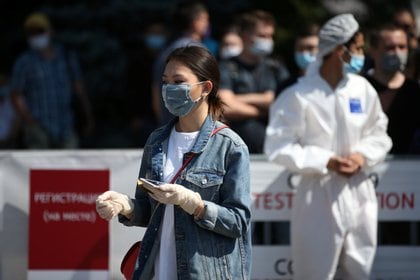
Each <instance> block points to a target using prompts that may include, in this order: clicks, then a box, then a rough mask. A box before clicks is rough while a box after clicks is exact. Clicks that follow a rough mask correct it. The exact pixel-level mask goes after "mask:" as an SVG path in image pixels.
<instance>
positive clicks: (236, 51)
mask: <svg viewBox="0 0 420 280" xmlns="http://www.w3.org/2000/svg"><path fill="white" fill-rule="evenodd" d="M241 52H242V47H240V46H230V47H223V48H221V49H220V57H221V58H223V59H228V58H231V57H235V56H238V55H240V54H241Z"/></svg>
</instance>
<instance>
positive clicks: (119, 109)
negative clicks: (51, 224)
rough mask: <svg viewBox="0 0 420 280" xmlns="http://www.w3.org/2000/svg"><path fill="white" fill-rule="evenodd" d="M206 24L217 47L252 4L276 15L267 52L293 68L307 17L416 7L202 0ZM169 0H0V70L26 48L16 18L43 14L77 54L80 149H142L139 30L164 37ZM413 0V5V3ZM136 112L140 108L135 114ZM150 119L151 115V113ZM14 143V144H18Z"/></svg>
mask: <svg viewBox="0 0 420 280" xmlns="http://www.w3.org/2000/svg"><path fill="white" fill-rule="evenodd" d="M203 2H204V3H205V4H206V6H207V7H208V9H209V12H210V21H211V30H209V34H208V37H209V39H211V40H212V42H213V43H214V46H215V48H217V42H218V40H219V36H220V33H221V31H222V30H223V28H224V26H225V25H226V24H228V22H229V21H230V20H231V19H232V17H234V16H235V15H237V14H239V13H241V12H244V11H247V10H252V9H256V8H258V9H263V10H267V11H269V12H271V13H273V14H274V15H275V18H276V21H277V30H276V35H275V43H276V45H275V52H274V55H275V56H278V57H279V58H281V59H282V60H283V61H284V62H285V63H286V65H288V67H290V68H292V67H294V66H293V61H292V59H293V55H292V54H293V53H292V52H293V39H294V34H295V33H296V31H297V30H298V29H299V28H300V27H301V26H304V25H305V24H307V23H311V22H316V23H320V24H322V23H323V22H324V21H325V20H326V19H327V18H329V17H330V16H331V15H334V14H337V13H342V12H351V13H353V14H354V15H355V16H356V18H357V19H358V20H359V21H360V23H361V25H362V27H363V28H364V29H368V28H369V27H370V26H372V25H374V24H377V23H379V22H384V21H387V20H389V19H390V16H391V14H392V12H393V11H394V10H395V9H397V8H399V7H414V8H416V7H417V6H418V4H417V3H418V1H408V0H407V1H406V0H398V1H397V0H393V1H389V0H370V1H359V0H282V1H273V0H272V1H270V0H230V1H225V0H212V1H210V0H208V1H203ZM176 3H177V1H170V0H101V1H98V0H43V1H42V0H30V1H29V0H16V1H7V0H3V1H1V2H0V21H1V24H0V28H1V31H0V42H1V44H0V75H2V76H3V77H6V78H7V77H10V75H11V71H12V67H13V63H14V61H15V59H16V58H17V56H18V55H19V54H20V53H21V52H22V51H24V50H25V48H26V47H27V43H26V38H25V33H24V30H23V22H24V20H25V18H26V17H27V16H28V15H29V14H30V13H32V12H34V11H41V12H44V13H46V14H47V15H48V16H49V17H50V20H51V23H52V26H53V29H54V38H55V40H57V41H59V42H60V43H62V44H64V45H65V46H66V47H67V48H68V49H71V50H74V51H75V52H76V53H77V54H78V57H79V60H80V64H81V68H82V72H83V78H84V82H85V85H86V88H87V93H88V96H89V98H90V101H91V103H92V107H93V113H94V118H95V124H96V125H95V130H94V133H93V134H91V135H89V137H85V138H84V139H82V142H81V148H133V147H141V146H142V145H143V144H144V141H145V138H146V137H147V134H148V132H149V131H151V129H153V128H154V127H155V124H154V121H153V119H151V120H148V121H147V123H145V122H144V120H141V119H140V120H139V119H136V118H135V117H134V116H135V115H139V114H140V115H143V116H152V112H151V107H150V106H149V105H148V104H150V84H149V82H150V76H151V72H152V69H151V65H152V59H153V56H151V55H150V54H146V52H147V51H148V50H146V46H145V44H144V36H143V35H144V34H145V32H146V30H147V28H148V27H149V26H150V25H151V24H152V23H159V24H163V25H162V26H164V28H165V30H164V31H165V35H166V37H167V39H168V41H169V39H170V38H171V20H172V18H171V14H172V12H173V9H174V7H175V5H176ZM416 5H417V6H416ZM136 111H141V112H136ZM151 118H153V116H152V117H151ZM18 148H19V146H18Z"/></svg>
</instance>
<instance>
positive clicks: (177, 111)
mask: <svg viewBox="0 0 420 280" xmlns="http://www.w3.org/2000/svg"><path fill="white" fill-rule="evenodd" d="M202 83H204V82H198V83H195V84H164V85H162V98H163V102H164V104H165V107H166V109H168V111H169V112H170V113H171V114H173V115H175V116H178V117H182V116H185V115H187V114H188V113H189V112H191V110H192V109H193V108H194V107H195V105H196V104H197V102H198V101H200V100H201V98H202V96H200V97H199V98H197V99H196V100H192V99H191V96H190V92H191V87H192V86H195V85H199V84H202Z"/></svg>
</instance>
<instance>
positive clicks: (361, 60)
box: [343, 50, 365, 74]
mask: <svg viewBox="0 0 420 280" xmlns="http://www.w3.org/2000/svg"><path fill="white" fill-rule="evenodd" d="M347 52H348V53H349V55H350V57H351V58H350V62H345V61H343V62H344V72H345V73H355V74H357V73H359V72H360V71H361V70H362V68H363V65H364V64H365V56H364V55H359V54H352V53H351V52H350V51H349V50H347Z"/></svg>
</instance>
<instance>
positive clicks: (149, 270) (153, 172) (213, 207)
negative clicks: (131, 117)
mask: <svg viewBox="0 0 420 280" xmlns="http://www.w3.org/2000/svg"><path fill="white" fill-rule="evenodd" d="M175 121H176V120H174V121H172V122H171V123H169V124H168V125H166V126H164V127H162V128H159V129H157V130H155V131H154V132H153V133H152V134H151V135H150V136H149V139H148V141H147V143H146V145H145V147H144V153H143V158H142V162H141V167H140V172H139V177H145V178H149V179H154V180H160V181H161V180H163V168H164V162H165V160H166V156H167V146H168V139H169V135H170V132H171V129H172V127H173V126H174V124H175ZM221 125H222V124H221V123H220V122H215V121H214V120H213V119H212V118H211V117H210V116H209V117H207V119H206V121H205V122H204V124H203V126H202V127H201V129H200V132H199V135H198V138H197V141H196V143H195V144H194V146H193V148H192V150H191V151H190V153H193V154H194V158H193V159H192V161H191V162H190V163H189V164H188V166H187V167H186V168H185V169H184V170H183V172H182V173H181V174H180V175H179V176H178V178H177V180H176V183H177V184H180V185H182V186H184V187H186V188H189V189H191V190H193V191H195V192H198V193H199V194H200V195H201V198H202V199H203V201H204V204H205V209H206V210H205V214H204V217H203V218H202V219H195V218H194V217H193V216H191V215H189V214H188V213H187V212H185V211H184V210H182V209H181V208H180V207H178V206H175V207H174V212H175V225H174V227H175V246H176V258H177V273H178V279H209V280H216V279H250V277H251V230H250V218H251V196H250V169H249V153H248V148H247V147H246V145H245V144H244V142H243V141H242V139H241V138H240V137H239V136H238V135H237V134H236V133H235V132H233V131H232V130H231V129H230V128H224V129H222V130H220V131H219V132H218V133H217V134H215V135H213V136H211V133H212V131H213V129H214V128H215V127H219V126H221ZM190 153H187V154H185V155H184V160H185V159H186V157H187V156H189V154H190ZM133 202H134V212H133V215H132V217H131V219H127V218H125V217H124V216H122V215H120V216H119V221H120V222H122V223H123V224H125V225H127V226H144V227H146V226H147V230H146V233H145V235H144V237H143V240H142V247H141V251H140V254H139V257H138V259H137V264H136V268H135V272H134V275H133V279H136V280H137V279H151V278H152V277H153V274H154V268H153V265H154V260H155V257H156V253H157V251H158V250H159V240H158V239H159V238H156V237H157V236H160V235H159V230H160V227H161V222H162V217H163V213H164V208H165V205H161V204H158V203H157V202H156V201H155V200H153V199H152V198H151V197H150V196H149V195H148V194H147V193H146V192H145V191H144V190H142V189H140V188H136V194H135V199H133Z"/></svg>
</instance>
